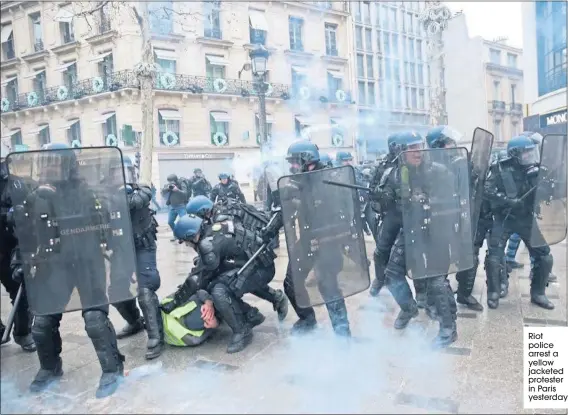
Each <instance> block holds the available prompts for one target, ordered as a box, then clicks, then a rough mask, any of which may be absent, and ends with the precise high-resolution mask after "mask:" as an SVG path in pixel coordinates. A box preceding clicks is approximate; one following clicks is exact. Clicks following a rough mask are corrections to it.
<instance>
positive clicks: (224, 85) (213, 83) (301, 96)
mask: <svg viewBox="0 0 568 415" xmlns="http://www.w3.org/2000/svg"><path fill="white" fill-rule="evenodd" d="M139 87H140V84H139V81H138V77H137V75H136V73H135V72H134V71H132V70H126V71H119V72H114V73H112V74H109V75H106V76H97V77H93V78H88V79H84V80H80V81H77V82H73V83H72V84H70V85H59V86H53V87H49V88H45V89H43V90H38V91H33V92H28V93H25V94H19V95H18V96H17V99H16V101H15V102H12V101H11V100H8V99H7V98H4V99H2V114H6V113H12V112H16V111H22V110H29V109H31V108H37V107H45V106H47V105H51V104H56V103H60V102H61V103H63V102H68V101H73V100H79V99H82V98H86V97H94V96H97V95H100V94H104V93H108V92H115V91H120V90H124V89H139ZM153 88H154V90H155V91H163V92H166V91H167V92H172V93H176V92H177V93H186V94H193V95H205V94H212V95H226V96H237V97H239V96H240V97H243V98H247V97H254V96H257V95H258V92H257V90H256V88H255V85H254V83H253V82H251V81H242V80H237V79H221V78H218V79H212V78H208V77H205V76H193V75H180V74H170V73H164V72H158V73H156V74H155V76H154V80H153ZM266 98H267V99H281V100H289V99H294V100H307V101H312V102H313V101H319V102H321V103H336V104H345V105H348V104H350V103H351V102H352V97H351V93H350V92H349V91H342V93H341V92H337V91H328V90H327V89H317V88H309V87H307V88H306V89H304V88H297V90H296V92H294V91H292V89H291V88H290V87H289V86H288V85H284V84H275V83H271V84H270V86H269V87H268V90H267V92H266Z"/></svg>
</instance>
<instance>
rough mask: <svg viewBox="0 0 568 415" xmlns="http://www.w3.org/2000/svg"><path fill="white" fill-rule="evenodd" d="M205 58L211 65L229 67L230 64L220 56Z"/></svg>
mask: <svg viewBox="0 0 568 415" xmlns="http://www.w3.org/2000/svg"><path fill="white" fill-rule="evenodd" d="M205 58H206V59H207V62H209V63H210V64H211V65H217V66H227V64H228V63H229V62H227V61H226V60H225V58H222V57H220V56H211V55H206V56H205Z"/></svg>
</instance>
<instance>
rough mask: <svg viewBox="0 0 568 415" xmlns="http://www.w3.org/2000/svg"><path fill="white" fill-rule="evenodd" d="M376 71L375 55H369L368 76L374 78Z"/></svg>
mask: <svg viewBox="0 0 568 415" xmlns="http://www.w3.org/2000/svg"><path fill="white" fill-rule="evenodd" d="M374 77H375V73H374V71H373V55H367V78H374Z"/></svg>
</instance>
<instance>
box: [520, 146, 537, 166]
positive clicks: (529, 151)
mask: <svg viewBox="0 0 568 415" xmlns="http://www.w3.org/2000/svg"><path fill="white" fill-rule="evenodd" d="M539 161H540V151H539V148H538V146H537V145H536V144H534V145H532V146H527V147H525V148H524V149H522V151H521V153H520V156H519V163H520V164H521V165H522V166H532V165H534V164H537V163H538V162H539Z"/></svg>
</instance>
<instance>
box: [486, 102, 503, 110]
mask: <svg viewBox="0 0 568 415" xmlns="http://www.w3.org/2000/svg"><path fill="white" fill-rule="evenodd" d="M489 111H491V112H505V102H504V101H496V100H493V101H489Z"/></svg>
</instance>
